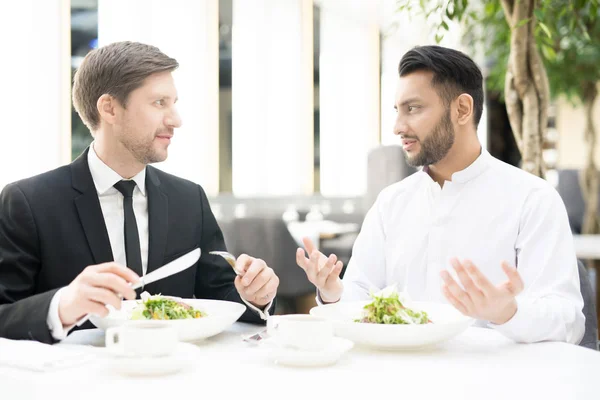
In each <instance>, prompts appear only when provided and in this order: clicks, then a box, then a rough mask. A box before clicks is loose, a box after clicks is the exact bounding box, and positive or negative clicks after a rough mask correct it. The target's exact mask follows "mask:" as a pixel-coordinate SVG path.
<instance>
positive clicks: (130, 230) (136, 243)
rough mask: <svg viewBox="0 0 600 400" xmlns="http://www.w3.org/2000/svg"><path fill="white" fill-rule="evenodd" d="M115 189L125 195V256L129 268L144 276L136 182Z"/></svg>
mask: <svg viewBox="0 0 600 400" xmlns="http://www.w3.org/2000/svg"><path fill="white" fill-rule="evenodd" d="M115 189H117V190H118V191H119V192H121V193H122V194H123V211H125V254H126V258H127V267H129V268H130V269H132V270H133V271H134V272H135V273H136V274H138V275H139V276H142V252H141V250H140V236H139V234H138V228H137V223H136V222H135V214H134V213H133V189H135V181H120V182H117V183H115Z"/></svg>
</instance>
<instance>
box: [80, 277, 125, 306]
mask: <svg viewBox="0 0 600 400" xmlns="http://www.w3.org/2000/svg"><path fill="white" fill-rule="evenodd" d="M80 279H81V282H85V285H88V286H90V287H97V288H103V289H108V290H110V291H112V292H114V293H120V294H122V295H123V297H125V298H127V299H129V300H133V299H135V297H136V294H135V291H134V290H133V289H132V288H131V286H130V285H129V283H127V281H125V279H123V278H122V277H120V276H118V275H116V274H113V273H112V272H101V273H88V274H85V276H83V275H82V277H81V278H80Z"/></svg>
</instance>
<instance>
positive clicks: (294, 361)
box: [271, 337, 354, 367]
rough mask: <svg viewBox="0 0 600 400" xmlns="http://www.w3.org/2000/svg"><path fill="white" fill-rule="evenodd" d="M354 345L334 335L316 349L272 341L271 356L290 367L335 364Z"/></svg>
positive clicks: (277, 361) (278, 362)
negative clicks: (284, 345)
mask: <svg viewBox="0 0 600 400" xmlns="http://www.w3.org/2000/svg"><path fill="white" fill-rule="evenodd" d="M353 346H354V343H352V342H351V341H350V340H348V339H343V338H338V337H334V338H333V339H331V343H330V345H329V346H327V347H326V348H324V349H321V350H318V351H308V350H298V349H294V348H290V347H282V346H279V345H276V344H275V343H273V350H272V351H271V358H272V359H273V361H275V362H276V363H277V364H280V365H287V366H291V367H323V366H327V365H332V364H335V363H336V362H337V361H338V360H339V359H340V358H341V357H342V355H344V353H345V352H347V351H348V350H350V349H351V348H352V347H353Z"/></svg>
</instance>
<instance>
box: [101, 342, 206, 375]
mask: <svg viewBox="0 0 600 400" xmlns="http://www.w3.org/2000/svg"><path fill="white" fill-rule="evenodd" d="M197 350H198V349H197V348H196V346H194V345H191V344H189V343H178V344H177V347H176V348H175V351H174V352H173V354H171V355H168V356H165V357H119V356H111V358H110V361H109V363H108V368H109V369H110V370H111V371H113V372H116V373H119V374H122V375H127V376H159V375H169V374H174V373H176V372H179V371H181V370H182V369H189V368H191V367H192V365H193V357H194V354H195V352H196V351H197Z"/></svg>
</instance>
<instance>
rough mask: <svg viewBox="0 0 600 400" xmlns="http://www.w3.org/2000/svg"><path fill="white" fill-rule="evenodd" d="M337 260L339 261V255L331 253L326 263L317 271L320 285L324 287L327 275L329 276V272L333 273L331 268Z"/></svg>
mask: <svg viewBox="0 0 600 400" xmlns="http://www.w3.org/2000/svg"><path fill="white" fill-rule="evenodd" d="M336 261H337V256H336V255H335V254H332V255H330V256H329V258H328V259H327V262H326V263H325V265H323V266H322V267H321V269H320V270H319V272H318V273H317V282H318V283H319V284H318V286H319V287H322V286H323V285H325V281H326V280H327V277H328V276H329V274H330V273H331V270H332V269H333V267H334V266H335V263H336Z"/></svg>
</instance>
